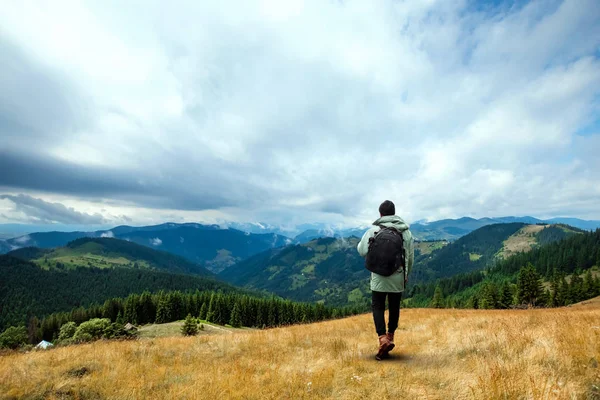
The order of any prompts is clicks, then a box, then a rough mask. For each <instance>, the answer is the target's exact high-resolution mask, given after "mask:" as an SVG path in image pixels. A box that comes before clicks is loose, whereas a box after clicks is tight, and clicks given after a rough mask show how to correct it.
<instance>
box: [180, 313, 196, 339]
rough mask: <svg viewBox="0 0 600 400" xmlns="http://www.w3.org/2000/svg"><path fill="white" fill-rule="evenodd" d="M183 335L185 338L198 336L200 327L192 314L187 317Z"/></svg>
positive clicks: (182, 328)
mask: <svg viewBox="0 0 600 400" xmlns="http://www.w3.org/2000/svg"><path fill="white" fill-rule="evenodd" d="M181 333H182V334H183V336H193V335H196V334H198V325H197V324H196V319H195V318H193V317H192V315H191V314H188V316H187V317H185V321H184V322H183V326H182V327H181Z"/></svg>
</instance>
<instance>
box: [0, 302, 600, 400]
mask: <svg viewBox="0 0 600 400" xmlns="http://www.w3.org/2000/svg"><path fill="white" fill-rule="evenodd" d="M376 340H377V339H376V335H375V334H374V332H373V326H372V321H371V316H370V315H361V316H357V317H352V318H347V319H343V320H337V321H328V322H323V323H317V324H312V325H299V326H293V327H286V328H280V329H271V330H265V331H248V332H244V331H239V332H236V333H234V334H230V335H212V336H211V335H204V336H200V337H192V338H183V337H172V338H161V339H144V340H138V341H131V342H97V343H93V344H87V345H80V346H71V347H64V348H56V349H53V350H49V351H38V352H30V353H25V354H22V353H11V354H8V355H4V356H2V357H0V396H2V398H5V399H12V398H26V399H42V398H49V399H67V398H68V399H227V398H240V399H312V398H328V399H360V398H377V399H387V398H390V399H391V398H396V399H399V398H404V399H414V398H427V399H453V398H457V399H466V398H477V399H521V398H523V399H597V398H600V389H599V388H598V387H599V386H600V368H599V367H598V361H600V303H599V302H597V301H596V302H590V303H588V304H582V305H579V306H577V307H569V308H562V309H554V310H527V311H500V310H498V311H477V310H433V309H431V310H430V309H413V310H403V311H402V316H401V328H400V329H399V330H398V332H397V339H396V342H397V348H396V349H395V350H394V351H393V353H392V354H393V355H394V356H393V357H392V358H391V359H388V360H385V361H382V362H377V361H375V360H374V357H373V356H374V352H375V349H376Z"/></svg>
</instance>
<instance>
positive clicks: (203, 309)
mask: <svg viewBox="0 0 600 400" xmlns="http://www.w3.org/2000/svg"><path fill="white" fill-rule="evenodd" d="M207 312H208V306H207V305H206V303H202V306H201V307H200V312H199V313H198V318H199V319H202V320H206V313H207Z"/></svg>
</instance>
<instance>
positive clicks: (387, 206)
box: [379, 200, 396, 217]
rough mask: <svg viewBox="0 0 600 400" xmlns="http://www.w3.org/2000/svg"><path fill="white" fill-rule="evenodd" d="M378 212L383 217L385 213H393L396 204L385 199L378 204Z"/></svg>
mask: <svg viewBox="0 0 600 400" xmlns="http://www.w3.org/2000/svg"><path fill="white" fill-rule="evenodd" d="M379 214H381V216H382V217H385V216H386V215H395V214H396V206H395V205H394V203H392V202H391V201H389V200H386V201H384V202H383V203H381V205H380V206H379Z"/></svg>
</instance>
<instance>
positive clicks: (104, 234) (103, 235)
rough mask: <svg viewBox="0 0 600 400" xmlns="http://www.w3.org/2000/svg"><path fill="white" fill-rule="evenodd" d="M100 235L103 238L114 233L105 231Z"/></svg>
mask: <svg viewBox="0 0 600 400" xmlns="http://www.w3.org/2000/svg"><path fill="white" fill-rule="evenodd" d="M100 237H103V238H114V237H115V234H114V233H113V232H112V231H106V232H103V233H102V234H101V235H100Z"/></svg>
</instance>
